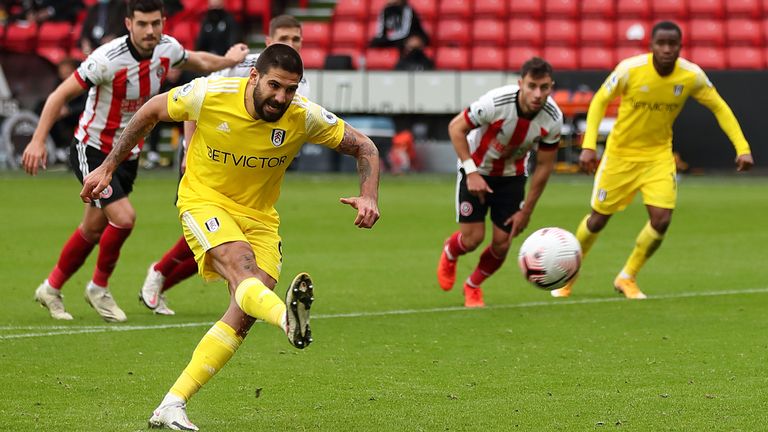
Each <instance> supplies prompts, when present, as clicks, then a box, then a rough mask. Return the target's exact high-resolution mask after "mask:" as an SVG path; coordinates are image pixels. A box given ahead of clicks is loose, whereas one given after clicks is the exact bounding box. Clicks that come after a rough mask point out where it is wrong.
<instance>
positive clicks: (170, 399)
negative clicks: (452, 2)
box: [160, 392, 186, 406]
mask: <svg viewBox="0 0 768 432" xmlns="http://www.w3.org/2000/svg"><path fill="white" fill-rule="evenodd" d="M184 403H186V401H185V400H184V399H182V398H180V397H178V396H176V395H175V394H173V393H171V392H168V394H166V395H165V397H164V398H163V401H162V402H160V406H166V405H183V404H184Z"/></svg>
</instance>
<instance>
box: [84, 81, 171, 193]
mask: <svg viewBox="0 0 768 432" xmlns="http://www.w3.org/2000/svg"><path fill="white" fill-rule="evenodd" d="M167 100H168V93H163V94H159V95H157V96H155V97H153V98H152V99H150V100H149V102H147V103H145V104H144V105H143V106H142V107H141V108H139V110H138V111H136V114H134V115H133V117H131V120H130V121H129V122H128V125H127V126H126V127H125V129H123V133H122V134H120V138H119V139H118V140H117V143H116V144H115V145H114V146H113V147H112V151H110V152H109V154H108V155H107V157H106V159H104V162H102V163H101V165H99V167H98V168H96V169H95V170H93V171H91V173H90V174H88V175H87V176H85V178H84V179H83V190H82V191H80V198H81V199H82V200H83V201H84V202H91V200H94V199H98V198H99V194H100V193H101V191H103V190H104V189H105V188H106V187H107V186H109V182H110V181H111V180H112V173H114V172H115V169H117V166H118V165H120V163H121V162H122V161H124V160H125V158H126V157H128V155H129V154H130V153H131V150H132V149H133V148H134V147H136V144H138V142H139V140H140V139H142V138H143V137H145V136H147V135H148V134H149V132H150V131H151V130H152V128H154V127H155V125H156V124H157V122H158V121H172V120H171V116H170V115H169V114H168V105H167Z"/></svg>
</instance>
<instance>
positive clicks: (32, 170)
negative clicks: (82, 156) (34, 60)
mask: <svg viewBox="0 0 768 432" xmlns="http://www.w3.org/2000/svg"><path fill="white" fill-rule="evenodd" d="M83 92H85V89H84V88H83V87H82V86H81V85H80V84H79V83H78V82H77V79H76V78H75V76H74V75H70V77H69V78H67V79H66V80H64V82H62V83H61V84H59V86H58V87H56V90H54V91H53V93H51V95H50V96H48V99H46V101H45V105H44V106H43V112H42V113H40V121H39V122H38V123H37V128H35V133H34V134H33V135H32V139H31V140H30V141H29V143H28V144H27V147H26V148H25V149H24V154H22V156H21V164H22V166H23V167H24V171H26V172H27V174H30V175H37V169H38V168H43V169H45V168H46V166H47V163H48V150H47V149H46V148H45V138H46V137H47V136H48V133H49V132H50V131H51V127H52V126H53V124H54V123H55V122H56V119H57V118H58V117H59V113H60V112H61V109H62V107H64V106H65V105H66V103H67V102H69V101H70V100H71V99H74V98H75V97H77V96H79V95H81V94H82V93H83Z"/></svg>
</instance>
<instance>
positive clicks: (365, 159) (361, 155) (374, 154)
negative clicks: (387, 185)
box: [337, 127, 379, 183]
mask: <svg viewBox="0 0 768 432" xmlns="http://www.w3.org/2000/svg"><path fill="white" fill-rule="evenodd" d="M358 135H359V133H356V132H353V130H352V129H351V128H348V127H345V128H344V136H343V137H342V138H341V143H339V146H338V148H337V150H338V151H339V152H340V153H343V154H347V155H350V156H354V157H355V159H357V172H358V173H359V174H360V181H361V182H362V183H365V182H366V181H367V180H368V178H369V177H370V176H371V172H372V168H371V160H373V159H376V158H378V157H379V150H378V149H377V148H376V146H375V145H374V144H373V142H372V141H371V140H370V139H365V140H362V141H360V140H358Z"/></svg>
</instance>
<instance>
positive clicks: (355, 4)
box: [333, 0, 368, 20]
mask: <svg viewBox="0 0 768 432" xmlns="http://www.w3.org/2000/svg"><path fill="white" fill-rule="evenodd" d="M333 17H334V19H337V18H349V19H358V20H367V19H368V0H337V1H336V7H335V8H334V9H333Z"/></svg>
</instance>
